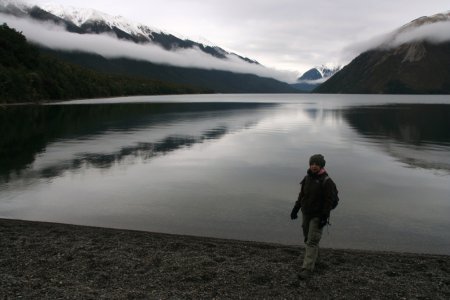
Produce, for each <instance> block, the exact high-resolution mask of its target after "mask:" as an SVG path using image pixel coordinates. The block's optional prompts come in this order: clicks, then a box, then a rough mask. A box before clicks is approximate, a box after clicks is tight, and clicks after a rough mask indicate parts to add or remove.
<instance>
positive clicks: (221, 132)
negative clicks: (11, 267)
mask: <svg viewBox="0 0 450 300" xmlns="http://www.w3.org/2000/svg"><path fill="white" fill-rule="evenodd" d="M224 97H225V96H224ZM226 97H230V96H226ZM242 97H243V96H233V97H231V98H230V101H231V100H236V99H238V98H239V99H240V98H242ZM255 97H257V96H252V97H251V98H252V99H253V98H255ZM266 97H268V96H266ZM277 97H278V96H277ZM290 97H294V96H289V95H287V96H285V95H283V99H287V100H288V101H286V103H282V104H270V103H269V102H268V99H267V98H265V101H264V102H263V103H258V102H255V101H253V102H239V103H238V102H235V103H226V102H217V103H202V102H197V103H191V102H189V103H188V102H186V103H170V104H169V103H165V104H162V103H140V104H136V103H133V104H131V103H130V104H124V103H122V104H101V105H55V106H45V107H42V106H23V107H8V108H7V111H6V112H5V110H2V111H0V131H1V132H0V133H1V134H2V139H1V140H0V146H1V148H0V167H1V169H0V216H1V217H6V218H18V219H30V220H42V221H54V222H65V223H73V224H84V225H94V226H105V227H119V228H128V229H140V230H148V231H160V232H168V233H178V234H191V235H204V236H215V237H221V238H237V239H246V240H259V241H267V242H282V243H289V244H298V243H300V241H301V239H300V235H301V233H300V231H301V229H300V224H299V223H295V222H292V221H291V220H290V219H289V212H290V210H291V208H292V204H293V201H295V199H296V196H297V195H298V182H299V180H300V179H301V178H302V177H303V176H304V172H305V167H306V166H307V163H308V161H307V160H308V157H309V156H310V154H311V153H315V152H316V151H317V152H321V153H323V154H324V155H325V157H326V158H327V168H328V171H329V172H330V174H331V176H332V177H333V179H335V181H336V182H337V183H338V186H339V189H340V194H341V196H342V198H341V199H342V204H340V207H339V208H338V209H337V210H336V211H335V212H334V213H333V221H332V222H333V226H332V227H331V228H330V231H331V233H330V234H329V235H328V234H327V236H326V237H324V241H323V243H324V246H326V247H338V248H363V249H380V250H399V251H416V252H431V253H448V251H449V249H450V240H449V239H448V238H447V236H448V228H449V226H450V223H449V222H450V221H449V219H448V215H449V214H450V203H449V201H448V194H449V188H448V173H449V172H448V170H449V161H448V159H449V157H450V155H448V154H449V153H450V137H449V135H450V130H449V129H450V128H449V120H450V118H449V109H450V105H428V104H426V105H425V104H423V105H416V104H407V105H397V104H395V105H385V104H383V105H381V104H382V103H386V102H387V101H388V100H389V101H393V100H395V101H397V100H398V98H395V99H393V100H392V99H390V97H385V98H381V99H380V100H381V101H378V102H377V101H373V99H372V100H371V98H370V97H369V98H367V97H365V98H364V97H363V98H361V99H360V102H365V103H369V104H373V106H367V105H366V106H361V105H360V104H359V103H357V105H356V104H354V103H351V105H350V104H349V105H345V106H343V105H342V103H345V104H348V101H347V102H346V99H347V97H348V96H347V95H340V96H334V97H336V98H333V100H336V102H335V101H327V99H318V101H311V100H310V99H308V98H305V99H304V100H305V101H303V102H302V101H300V100H298V98H297V97H299V96H298V95H295V98H294V99H292V98H290ZM305 97H306V96H305ZM308 97H309V96H308ZM313 97H319V96H317V95H316V96H313ZM339 97H341V98H339ZM244 98H245V97H244ZM188 99H190V98H188ZM226 99H228V98H226ZM245 99H247V98H245ZM245 99H244V100H245ZM253 100H254V99H253ZM280 102H282V101H280ZM340 103H341V104H340ZM393 158H394V159H393ZM398 161H400V163H399V162H398ZM405 167H407V168H405ZM409 168H414V169H409ZM442 168H444V169H442ZM429 169H431V170H432V171H431V172H430V171H428V170H429ZM436 170H439V172H436ZM442 170H443V172H442ZM445 172H447V173H446V174H444V176H441V175H442V173H445ZM437 173H438V174H437ZM437 175H439V176H437Z"/></svg>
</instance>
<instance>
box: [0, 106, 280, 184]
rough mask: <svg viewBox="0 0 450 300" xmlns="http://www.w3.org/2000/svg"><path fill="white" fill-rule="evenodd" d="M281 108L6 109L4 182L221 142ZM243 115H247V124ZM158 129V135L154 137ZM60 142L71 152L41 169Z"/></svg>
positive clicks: (1, 147) (0, 154)
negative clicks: (264, 112) (264, 111)
mask: <svg viewBox="0 0 450 300" xmlns="http://www.w3.org/2000/svg"><path fill="white" fill-rule="evenodd" d="M275 105H276V104H268V103H146V104H114V105H104V104H103V105H102V104H100V105H70V106H66V105H49V106H35V105H32V106H12V107H7V108H5V109H3V110H0V126H1V127H0V128H1V135H2V139H1V141H0V178H2V179H3V180H6V181H8V180H9V178H10V177H11V176H12V177H18V176H20V177H25V178H32V177H37V178H39V177H43V178H51V177H56V176H59V175H60V174H62V173H63V172H64V171H66V170H76V169H79V168H80V167H82V166H88V167H89V166H90V167H95V168H110V167H111V166H113V165H114V164H117V163H120V162H121V161H122V160H124V159H128V158H139V159H144V160H145V159H150V158H152V157H154V156H157V155H164V154H167V153H169V152H171V151H174V150H177V149H179V148H182V147H191V146H192V145H194V144H197V143H202V142H204V141H205V140H211V139H218V138H220V137H222V136H224V135H225V134H227V133H228V132H229V131H230V130H231V131H234V130H238V129H240V128H245V127H249V126H251V125H252V123H253V122H257V120H258V118H256V119H252V117H251V115H252V113H255V112H257V111H258V108H268V107H273V106H275ZM239 116H245V118H244V120H243V121H242V122H241V120H239ZM227 118H228V119H227ZM184 123H189V128H188V129H186V128H183V124H184ZM170 127H173V129H174V130H170ZM161 128H166V129H164V130H161ZM167 128H168V129H167ZM153 130H154V131H158V134H155V135H153V136H152V134H151V132H152V131H153ZM121 133H122V135H120V134H121ZM136 133H141V134H140V135H139V134H137V135H136ZM142 133H143V134H142ZM131 135H136V137H135V138H133V139H132V140H128V139H127V138H126V137H125V136H131ZM118 137H121V138H123V139H122V140H120V139H119V138H118ZM136 138H137V140H136ZM139 138H140V139H139ZM97 139H103V141H104V140H105V139H106V140H109V141H108V144H109V145H107V146H106V147H101V145H96V143H97V144H98V143H100V142H101V141H98V142H97V141H96V140H97ZM127 142H128V143H131V145H130V144H128V145H127V144H125V143H127ZM58 143H69V144H72V145H69V147H66V149H63V150H60V151H59V152H65V153H60V154H62V157H61V155H56V156H57V158H56V159H53V161H51V162H50V163H48V162H47V163H45V164H43V165H39V161H38V162H36V157H37V156H38V157H39V156H42V157H44V158H45V156H46V155H47V154H48V153H47V152H48V151H49V149H48V148H49V147H50V148H51V147H52V146H54V145H55V144H58ZM80 145H83V147H80ZM99 146H100V147H99ZM96 148H100V150H101V151H97V149H96ZM71 149H73V150H71ZM77 149H78V150H77ZM53 155H54V153H53ZM50 160H52V158H50ZM33 164H35V165H37V166H34V167H33Z"/></svg>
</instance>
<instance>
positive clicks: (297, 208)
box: [291, 204, 300, 220]
mask: <svg viewBox="0 0 450 300" xmlns="http://www.w3.org/2000/svg"><path fill="white" fill-rule="evenodd" d="M299 210H300V206H299V205H297V204H296V205H295V206H294V208H293V209H292V211H291V220H295V219H297V218H298V215H297V213H298V211H299Z"/></svg>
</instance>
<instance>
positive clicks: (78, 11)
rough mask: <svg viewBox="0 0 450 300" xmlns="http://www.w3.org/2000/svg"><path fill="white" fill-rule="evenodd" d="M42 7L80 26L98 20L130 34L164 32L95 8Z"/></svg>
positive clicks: (54, 5)
mask: <svg viewBox="0 0 450 300" xmlns="http://www.w3.org/2000/svg"><path fill="white" fill-rule="evenodd" d="M41 8H42V9H43V10H45V11H47V12H49V13H51V14H53V15H55V16H58V17H60V18H61V19H64V20H66V21H70V22H72V23H74V24H75V25H77V26H78V27H81V26H82V25H83V24H85V23H87V22H96V21H97V22H104V23H105V24H107V25H108V26H110V27H117V28H118V29H120V30H122V31H124V32H126V33H128V34H135V35H141V36H148V35H149V34H151V33H152V32H158V33H162V31H161V30H160V29H157V28H151V27H149V26H147V25H144V24H139V23H135V22H131V21H129V20H127V19H126V18H124V17H122V16H111V15H108V14H106V13H103V12H100V11H98V10H95V9H86V8H77V7H73V6H62V5H60V4H45V5H42V6H41Z"/></svg>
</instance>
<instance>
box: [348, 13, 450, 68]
mask: <svg viewBox="0 0 450 300" xmlns="http://www.w3.org/2000/svg"><path fill="white" fill-rule="evenodd" d="M417 41H427V42H429V43H433V44H439V43H445V42H450V21H443V22H437V23H431V24H425V25H422V26H420V27H410V28H408V29H405V30H397V31H394V32H391V33H388V34H384V35H379V36H376V37H374V38H372V39H369V40H366V41H364V42H361V43H356V44H353V45H351V46H350V47H347V48H345V49H344V53H345V54H343V56H344V58H343V60H344V61H350V60H352V59H353V58H355V57H356V56H358V55H359V54H361V53H363V52H365V51H368V50H374V49H383V50H389V49H392V48H395V47H398V46H400V45H402V44H405V43H412V42H417Z"/></svg>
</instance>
